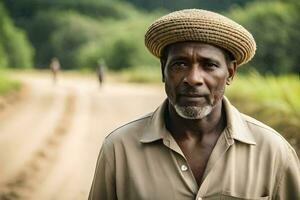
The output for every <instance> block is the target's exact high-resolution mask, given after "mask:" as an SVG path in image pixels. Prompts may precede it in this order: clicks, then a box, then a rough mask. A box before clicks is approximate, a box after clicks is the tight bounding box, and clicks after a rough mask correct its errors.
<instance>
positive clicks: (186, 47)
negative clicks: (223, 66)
mask: <svg viewBox="0 0 300 200" xmlns="http://www.w3.org/2000/svg"><path fill="white" fill-rule="evenodd" d="M166 53H167V55H168V57H170V58H172V57H194V56H197V57H204V58H211V59H215V60H222V61H225V56H224V52H223V50H222V49H221V48H219V47H216V46H214V45H210V44H206V43H201V42H179V43H174V44H171V45H169V46H168V47H167V52H166Z"/></svg>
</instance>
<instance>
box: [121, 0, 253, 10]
mask: <svg viewBox="0 0 300 200" xmlns="http://www.w3.org/2000/svg"><path fill="white" fill-rule="evenodd" d="M250 1H251V0H247V1H246V0H227V1H220V0H210V1H207V0H164V1H161V0H151V1H149V0H127V2H130V3H132V4H133V5H135V6H137V7H139V8H141V9H145V10H155V9H159V8H163V9H167V10H179V9H183V8H202V9H208V10H226V9H228V8H229V7H231V6H233V5H244V4H246V3H247V2H250Z"/></svg>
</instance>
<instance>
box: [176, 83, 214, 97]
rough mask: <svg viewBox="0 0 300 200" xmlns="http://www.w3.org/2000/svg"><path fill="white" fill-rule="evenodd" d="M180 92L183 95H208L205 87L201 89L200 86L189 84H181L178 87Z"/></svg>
mask: <svg viewBox="0 0 300 200" xmlns="http://www.w3.org/2000/svg"><path fill="white" fill-rule="evenodd" d="M178 94H179V95H181V96H208V95H209V92H208V91H203V89H201V90H200V89H199V88H198V87H192V86H189V85H181V86H180V87H179V88H178Z"/></svg>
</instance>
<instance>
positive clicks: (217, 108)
mask: <svg viewBox="0 0 300 200" xmlns="http://www.w3.org/2000/svg"><path fill="white" fill-rule="evenodd" d="M145 44H146V46H147V48H148V49H149V50H150V52H151V53H152V54H154V55H155V56H157V57H158V58H160V60H161V70H162V78H163V82H164V83H165V90H166V94H167V96H168V98H167V100H166V101H165V102H164V103H163V104H162V105H161V106H160V107H159V108H158V109H157V110H156V111H154V112H153V113H151V114H149V115H146V116H145V117H143V118H140V119H138V120H136V121H133V122H130V123H128V124H126V125H124V126H122V127H120V128H118V129H116V130H115V131H113V132H112V133H111V134H110V135H109V136H107V138H106V139H105V141H104V143H103V146H102V148H101V152H100V155H99V159H98V162H97V167H96V172H95V177H94V181H93V185H92V188H91V191H90V196H89V199H92V200H96V199H101V200H104V199H109V200H112V199H119V200H136V199H153V200H154V199H155V200H157V199H158V200H160V199H161V200H169V199H170V200H173V199H175V200H194V199H197V200H201V199H207V200H216V199H247V200H250V199H251V200H254V199H255V200H263V199H276V200H277V199H281V200H296V199H300V165H299V160H298V158H297V155H296V153H295V151H294V150H293V148H292V147H291V146H290V145H289V144H288V142H287V141H286V140H285V139H283V138H282V137H281V136H280V134H278V133H277V132H276V131H274V130H273V129H271V128H270V127H268V126H266V125H264V124H262V123H261V122H258V121H257V120H255V119H253V118H251V117H248V116H246V115H244V114H241V113H240V112H239V111H238V110H237V109H235V108H234V107H233V106H232V105H231V104H230V103H229V101H228V100H227V99H226V98H225V97H224V96H223V95H224V90H225V86H226V85H229V84H230V83H231V81H232V79H233V77H234V75H235V73H236V69H237V67H238V66H240V65H242V64H244V63H246V62H248V61H249V60H250V59H251V58H252V57H253V56H254V53H255V49H256V45H255V41H254V39H253V37H252V35H251V34H250V33H249V32H248V31H247V30H245V29H244V28H243V27H242V26H240V25H238V24H237V23H235V22H233V21H232V20H230V19H228V18H226V17H224V16H221V15H219V14H217V13H213V12H209V11H205V10H197V9H189V10H182V11H177V12H173V13H170V14H169V15H166V16H164V17H162V18H160V19H158V20H157V21H155V22H154V23H153V24H152V25H151V26H150V28H149V29H148V31H147V33H146V35H145Z"/></svg>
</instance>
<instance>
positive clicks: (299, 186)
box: [275, 148, 300, 200]
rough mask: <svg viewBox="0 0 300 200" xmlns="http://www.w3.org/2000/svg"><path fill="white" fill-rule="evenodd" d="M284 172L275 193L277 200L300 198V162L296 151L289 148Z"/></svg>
mask: <svg viewBox="0 0 300 200" xmlns="http://www.w3.org/2000/svg"><path fill="white" fill-rule="evenodd" d="M283 164H284V165H285V168H284V171H283V174H282V176H281V179H280V180H279V184H278V189H277V192H276V193H275V199H276V200H287V199H300V163H299V158H298V157H297V154H296V152H295V151H294V150H293V149H291V148H289V149H288V152H287V159H286V163H283Z"/></svg>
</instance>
